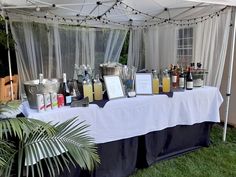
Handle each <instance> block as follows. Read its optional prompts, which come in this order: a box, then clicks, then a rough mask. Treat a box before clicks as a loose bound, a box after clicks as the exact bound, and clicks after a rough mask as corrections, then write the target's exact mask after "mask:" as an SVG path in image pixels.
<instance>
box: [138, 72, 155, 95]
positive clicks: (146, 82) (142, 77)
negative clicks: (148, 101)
mask: <svg viewBox="0 0 236 177" xmlns="http://www.w3.org/2000/svg"><path fill="white" fill-rule="evenodd" d="M135 91H136V94H137V95H152V73H136V76H135Z"/></svg>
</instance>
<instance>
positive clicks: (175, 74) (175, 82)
mask: <svg viewBox="0 0 236 177" xmlns="http://www.w3.org/2000/svg"><path fill="white" fill-rule="evenodd" d="M171 73H172V76H171V80H172V87H173V88H177V87H178V85H179V74H178V71H177V67H176V66H174V68H173V70H172V72H171Z"/></svg>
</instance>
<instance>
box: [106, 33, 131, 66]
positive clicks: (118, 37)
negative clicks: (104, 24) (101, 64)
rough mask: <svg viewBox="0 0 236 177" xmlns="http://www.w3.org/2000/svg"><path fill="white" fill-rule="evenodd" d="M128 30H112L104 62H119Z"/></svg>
mask: <svg viewBox="0 0 236 177" xmlns="http://www.w3.org/2000/svg"><path fill="white" fill-rule="evenodd" d="M126 34H127V30H115V29H114V30H111V31H110V32H109V37H108V40H107V44H106V51H105V56H104V61H105V62H108V61H114V62H119V58H120V53H121V50H122V47H123V43H124V41H125V37H126Z"/></svg>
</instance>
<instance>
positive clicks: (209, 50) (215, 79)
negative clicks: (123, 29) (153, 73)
mask: <svg viewBox="0 0 236 177" xmlns="http://www.w3.org/2000/svg"><path fill="white" fill-rule="evenodd" d="M230 20H231V9H227V10H226V11H224V13H222V14H221V15H220V16H214V17H213V18H209V19H208V20H206V21H203V22H201V23H198V24H195V25H191V26H184V27H180V26H176V25H172V24H165V25H161V26H157V27H150V28H147V29H135V30H132V31H131V33H130V34H131V35H130V43H129V44H130V45H129V54H128V64H129V65H134V66H136V67H137V68H139V69H144V68H146V69H148V70H152V69H157V70H160V69H163V68H166V67H168V66H169V65H170V64H177V63H178V62H179V61H178V59H177V47H178V45H177V44H178V41H177V37H178V30H179V29H180V28H189V27H192V28H193V48H192V50H193V55H192V61H189V63H190V62H195V63H197V62H201V63H202V64H203V68H205V69H206V70H207V71H208V75H207V79H206V84H207V85H211V86H216V87H218V88H219V87H220V84H221V79H222V75H223V69H224V63H225V58H226V53H227V46H228V39H229V29H230ZM142 50H143V51H144V52H143V53H140V52H141V51H142ZM140 61H143V62H140Z"/></svg>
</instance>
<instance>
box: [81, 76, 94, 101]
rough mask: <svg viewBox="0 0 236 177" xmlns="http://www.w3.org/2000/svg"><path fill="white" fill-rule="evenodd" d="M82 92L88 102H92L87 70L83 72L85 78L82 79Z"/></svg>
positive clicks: (91, 88) (91, 89) (90, 84)
mask: <svg viewBox="0 0 236 177" xmlns="http://www.w3.org/2000/svg"><path fill="white" fill-rule="evenodd" d="M83 93H84V98H85V97H88V99H89V102H93V86H92V83H91V81H90V79H89V77H88V74H87V72H85V80H84V81H83Z"/></svg>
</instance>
